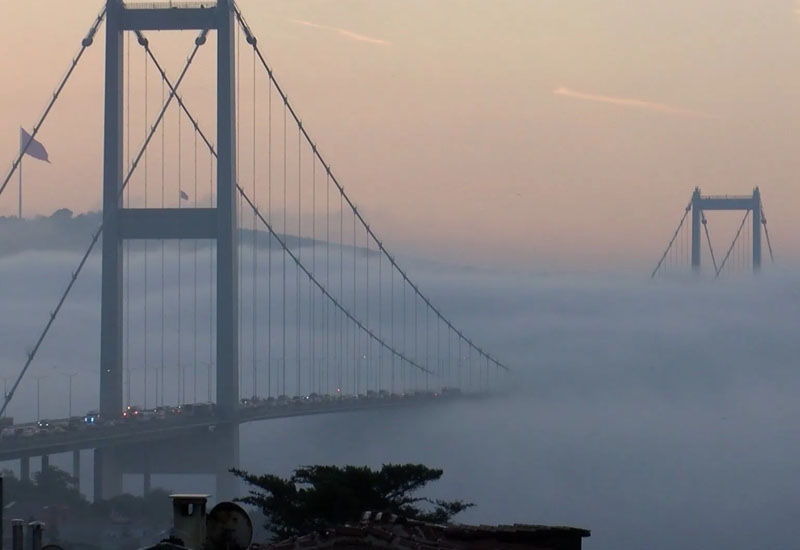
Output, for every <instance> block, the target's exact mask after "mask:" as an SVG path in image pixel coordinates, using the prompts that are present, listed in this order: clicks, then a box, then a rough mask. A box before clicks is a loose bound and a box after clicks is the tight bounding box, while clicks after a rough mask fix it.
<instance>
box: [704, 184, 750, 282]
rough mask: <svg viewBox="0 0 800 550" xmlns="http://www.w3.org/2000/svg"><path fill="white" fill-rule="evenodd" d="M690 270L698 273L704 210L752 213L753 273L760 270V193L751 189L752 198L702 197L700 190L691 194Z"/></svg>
mask: <svg viewBox="0 0 800 550" xmlns="http://www.w3.org/2000/svg"><path fill="white" fill-rule="evenodd" d="M691 209H692V269H693V270H694V271H697V272H699V271H700V249H701V246H700V241H701V227H700V226H701V224H702V223H705V222H704V220H703V211H704V210H740V211H748V210H749V211H750V212H751V213H752V218H753V219H752V223H753V271H754V272H758V270H759V269H760V268H761V221H762V220H761V192H760V191H759V189H758V187H756V188H755V189H753V195H752V196H749V197H748V196H727V195H725V196H705V197H704V196H703V195H701V194H700V188H699V187H695V189H694V193H692V204H691Z"/></svg>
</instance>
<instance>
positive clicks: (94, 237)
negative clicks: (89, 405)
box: [0, 31, 208, 417]
mask: <svg viewBox="0 0 800 550" xmlns="http://www.w3.org/2000/svg"><path fill="white" fill-rule="evenodd" d="M207 32H208V31H202V32H201V34H200V36H201V37H203V40H202V42H201V41H200V39H199V38H198V40H196V41H195V47H194V49H193V50H192V53H191V54H190V55H189V57H188V58H187V60H186V64H185V65H184V66H183V69H182V70H181V73H180V75H179V77H178V79H177V80H176V82H175V89H177V88H178V87H179V86H180V84H181V82H182V81H183V78H184V77H185V76H186V72H187V71H188V70H189V67H190V66H191V65H192V62H193V61H194V58H195V56H196V55H197V50H198V49H199V48H200V46H201V45H202V44H203V43H204V42H205V39H204V38H205V35H206V34H207ZM174 96H175V93H174V92H172V93H170V96H169V97H168V98H167V101H166V102H165V103H164V105H163V106H162V108H161V111H160V112H159V114H158V116H157V117H156V120H155V122H154V124H153V125H152V126H151V128H150V132H149V133H148V135H147V137H146V138H145V140H144V143H143V144H142V146H141V148H140V149H139V152H138V153H137V155H136V157H135V158H134V161H133V162H132V163H131V166H130V168H129V169H128V174H127V175H126V176H125V178H124V179H123V180H122V184H121V185H120V188H119V191H118V195H117V198H118V199H119V198H120V197H122V194H123V192H124V191H125V188H126V187H127V186H128V182H129V181H130V179H131V176H132V175H133V173H134V172H135V171H136V168H137V166H138V165H139V162H140V160H141V159H142V156H143V155H144V151H145V150H146V149H147V146H148V145H149V144H150V140H151V139H152V138H153V135H154V134H155V133H156V130H157V129H158V126H159V124H160V123H161V121H162V119H163V118H164V113H165V112H166V111H167V108H168V107H169V105H170V103H171V102H172V99H173V97H174ZM106 215H107V213H105V212H104V213H103V222H102V223H101V224H100V227H98V228H97V230H96V231H95V233H94V234H93V235H92V240H91V242H90V244H89V247H88V248H87V249H86V252H85V253H84V254H83V256H82V257H81V260H80V262H79V263H78V267H77V269H76V270H75V271H74V272H73V273H72V276H71V278H70V280H69V283H67V287H66V288H65V289H64V292H63V293H62V294H61V297H60V299H59V301H58V303H57V305H56V307H55V309H54V310H53V311H52V312H51V313H50V316H49V318H48V321H47V323H46V324H45V327H44V329H43V330H42V332H41V333H40V334H39V338H38V339H37V340H36V344H35V345H34V346H33V348H32V349H31V351H30V352H28V354H27V359H26V361H25V364H24V366H23V367H22V370H21V371H20V373H19V375H18V376H17V379H16V380H15V381H14V385H13V386H12V387H11V390H10V391H9V392H8V393H7V394H6V396H5V399H4V401H3V406H2V408H0V417H1V416H2V415H3V414H5V411H6V409H7V408H8V404H9V403H10V402H11V400H12V399H13V397H14V395H15V394H16V391H17V388H18V387H19V384H20V383H21V382H22V379H23V377H24V376H25V373H26V372H27V371H28V368H29V367H30V365H31V363H32V362H33V360H34V358H35V357H36V354H37V352H38V351H39V348H40V347H41V345H42V342H44V339H45V337H46V336H47V334H48V332H50V327H52V325H53V322H55V319H56V317H57V316H58V313H59V312H60V311H61V308H62V307H63V305H64V302H65V301H66V299H67V296H69V293H70V291H71V290H72V288H73V287H74V286H75V281H76V280H77V279H78V276H79V275H80V273H81V271H82V270H83V267H84V266H85V265H86V261H87V260H88V259H89V255H90V254H91V253H92V250H93V249H94V246H95V245H96V244H97V241H98V240H99V239H100V234H101V233H102V231H103V227H104V226H105V223H106V219H105V217H106Z"/></svg>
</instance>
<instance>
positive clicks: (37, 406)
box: [34, 374, 48, 422]
mask: <svg viewBox="0 0 800 550" xmlns="http://www.w3.org/2000/svg"><path fill="white" fill-rule="evenodd" d="M47 377H48V375H47V374H40V375H39V376H34V378H35V379H36V420H37V422H38V421H39V420H41V419H42V417H41V414H40V412H41V409H40V408H39V403H40V396H41V392H40V389H41V381H42V380H44V379H45V378H47Z"/></svg>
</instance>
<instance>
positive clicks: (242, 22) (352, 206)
mask: <svg viewBox="0 0 800 550" xmlns="http://www.w3.org/2000/svg"><path fill="white" fill-rule="evenodd" d="M233 9H234V12H235V14H236V18H237V20H238V22H239V25H240V26H241V28H242V31H243V32H244V33H245V36H246V39H247V43H248V44H250V45H251V46H252V47H253V49H254V50H255V52H256V55H257V56H258V59H259V61H260V62H261V65H262V66H263V68H264V69H265V70H266V71H267V75H268V77H269V80H270V81H271V82H272V84H273V85H274V86H275V89H276V91H277V92H278V94H279V95H280V96H281V98H282V99H283V100H284V105H285V108H286V109H287V110H288V111H289V113H290V114H291V115H292V118H293V119H294V120H295V123H296V124H297V125H298V127H299V130H300V131H301V132H302V134H303V136H304V138H305V139H306V141H307V143H308V144H309V145H310V146H311V148H312V150H313V154H314V155H315V156H316V157H317V158H318V159H319V161H320V162H321V163H322V165H323V166H325V168H326V171H327V172H328V173H329V174H330V177H331V181H332V182H333V183H334V184H335V185H336V187H337V188H338V190H339V193H340V194H341V195H342V197H343V199H344V200H345V201H346V202H347V204H348V206H349V207H350V209H351V210H352V211H353V214H354V215H355V216H356V217H357V218H358V220H359V221H360V222H361V224H362V225H364V227H365V228H366V229H367V231H368V232H369V233H370V235H371V236H372V238H373V239H374V240H375V242H376V243H377V244H378V248H379V249H380V251H381V252H382V253H384V254H386V257H387V259H388V260H389V262H390V263H391V265H392V266H393V267H394V268H395V269H396V270H397V271H398V273H399V274H400V275H401V277H402V278H403V279H404V280H405V281H406V282H407V283H408V284H409V286H410V287H411V288H412V289H413V290H414V292H415V293H417V294H418V295H419V296H420V298H421V299H422V300H423V301H424V302H425V303H426V304H428V305H430V307H431V309H432V310H433V311H434V312H435V313H436V315H437V316H439V317H440V318H441V319H442V321H443V322H444V323H445V324H447V325H448V327H450V329H451V330H453V331H454V332H455V333H456V334H457V335H458V336H459V338H461V339H462V340H464V342H466V343H467V344H468V345H469V346H471V347H473V348H475V350H476V351H477V352H478V353H479V354H480V355H482V356H487V357H489V359H490V360H491V361H492V362H493V363H495V364H496V365H497V366H498V367H500V368H502V369H503V370H505V371H508V370H509V369H508V367H507V366H505V365H503V364H502V363H500V362H499V361H498V360H497V359H495V358H494V357H492V356H491V355H489V354H488V353H487V352H486V351H484V350H483V349H482V348H481V347H479V346H478V345H477V344H475V343H474V342H473V341H472V340H471V339H469V338H468V337H467V336H466V335H465V334H464V333H463V332H462V331H461V330H459V329H457V328H456V327H455V326H454V325H453V324H452V322H451V321H450V320H449V319H448V318H447V317H445V316H444V314H443V313H442V312H441V311H440V310H439V309H438V308H437V307H436V306H435V305H434V304H433V303H432V302H430V300H429V299H428V298H427V297H426V296H425V295H424V294H422V292H421V291H420V290H419V287H417V285H415V284H414V283H413V282H412V281H411V279H410V278H409V276H408V274H407V273H406V272H405V271H404V270H403V269H402V268H401V267H400V265H399V264H398V263H397V260H396V259H395V258H394V256H392V255H391V254H390V253H389V251H388V250H387V249H386V248H385V247H384V245H383V243H382V241H380V240H379V239H378V238H377V235H376V234H375V233H374V232H373V231H372V229H371V228H370V226H369V224H368V223H367V222H366V220H365V219H364V217H363V216H362V215H361V213H359V212H358V210H357V209H356V207H355V204H354V203H353V202H352V200H351V199H350V197H349V196H348V195H347V194H346V193H345V192H344V187H343V186H342V185H341V184H340V183H339V181H338V180H337V179H336V177H335V176H334V175H333V173H332V172H331V167H330V165H329V164H328V163H326V162H325V159H324V158H323V157H322V154H321V153H320V152H319V150H318V148H317V146H316V144H315V143H314V142H313V140H312V139H311V136H310V135H309V133H308V132H307V130H306V128H305V127H304V126H303V125H302V122H301V120H300V117H299V116H298V115H297V113H296V112H295V110H294V108H293V107H292V105H291V104H290V103H289V99H288V96H287V95H286V94H285V93H284V91H283V89H282V88H281V87H280V84H278V82H277V80H276V79H275V76H274V74H273V71H272V68H271V67H270V66H269V64H268V63H267V61H266V59H265V58H264V55H263V53H262V52H261V50H260V49H259V47H258V41H257V39H256V37H255V35H254V34H253V33H252V31H251V30H250V27H249V26H248V25H247V23H246V22H245V20H244V16H243V15H242V12H241V10H240V9H239V7H238V6H237V5H236V3H235V2H234V3H233Z"/></svg>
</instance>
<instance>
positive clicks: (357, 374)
mask: <svg viewBox="0 0 800 550" xmlns="http://www.w3.org/2000/svg"><path fill="white" fill-rule="evenodd" d="M357 250H358V248H357V246H356V215H355V211H354V212H353V315H358V301H357V296H358V292H356V273H357V269H356V261H357V257H356V254H357ZM358 348H359V342H358V327H356V326H355V325H353V395H358V390H359V389H360V387H359V386H360V384H359V382H360V376H361V373H360V369H359V368H358V365H359V360H360V359H361V354H360V352H359V349H358Z"/></svg>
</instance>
